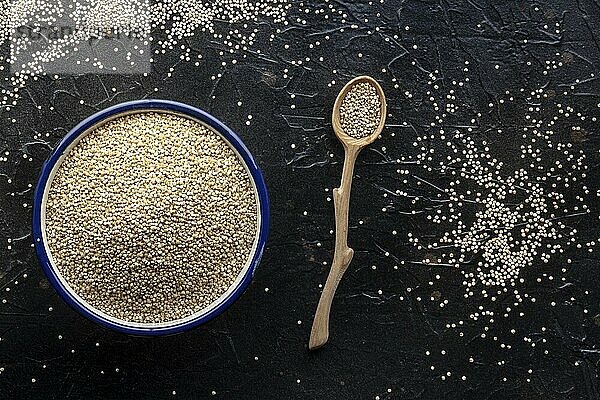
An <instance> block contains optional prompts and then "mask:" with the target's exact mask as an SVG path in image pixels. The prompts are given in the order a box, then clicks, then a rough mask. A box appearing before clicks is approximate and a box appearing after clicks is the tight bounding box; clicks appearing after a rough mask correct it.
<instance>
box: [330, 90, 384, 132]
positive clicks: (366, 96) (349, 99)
mask: <svg viewBox="0 0 600 400" xmlns="http://www.w3.org/2000/svg"><path fill="white" fill-rule="evenodd" d="M379 122H381V99H380V98H379V93H378V92H377V89H376V88H375V86H373V85H371V84H370V83H368V82H360V83H357V84H355V85H353V86H352V88H351V89H350V90H349V91H348V93H346V95H345V96H344V100H343V101H342V104H341V106H340V124H341V126H342V130H343V131H344V133H346V135H348V136H352V137H353V138H356V139H361V138H364V137H367V136H369V135H371V134H372V133H373V132H375V129H377V126H379Z"/></svg>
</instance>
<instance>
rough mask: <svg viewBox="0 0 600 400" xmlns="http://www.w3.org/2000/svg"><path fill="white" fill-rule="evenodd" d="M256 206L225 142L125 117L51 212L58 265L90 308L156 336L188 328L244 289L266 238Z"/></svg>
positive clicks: (85, 147)
mask: <svg viewBox="0 0 600 400" xmlns="http://www.w3.org/2000/svg"><path fill="white" fill-rule="evenodd" d="M257 224H258V222H257V200H256V197H255V192H254V188H253V185H252V182H251V180H250V176H249V175H248V172H247V171H246V169H245V167H244V166H243V165H242V163H241V162H240V160H239V158H238V156H237V155H236V154H235V152H234V151H233V150H232V149H231V148H230V147H229V145H228V144H227V143H226V142H225V141H224V140H223V139H222V138H221V137H220V136H219V135H218V134H217V133H216V132H214V131H212V130H211V129H209V128H207V127H205V126H204V125H203V124H201V123H199V122H197V121H194V120H191V119H188V118H186V117H183V116H178V115H174V114H168V113H162V112H143V113H137V114H130V115H123V116H119V117H117V118H116V119H114V120H112V121H109V122H106V123H105V124H103V125H101V126H99V127H97V128H96V129H95V130H93V131H92V132H90V133H89V134H88V135H86V136H85V137H83V138H82V139H81V141H80V142H79V143H77V144H76V145H75V147H73V148H72V149H71V151H70V152H69V153H68V154H67V155H66V157H65V159H64V160H63V162H62V164H61V165H60V166H59V167H58V170H57V171H56V175H55V177H54V179H53V181H52V183H51V186H50V189H49V192H48V197H47V203H46V217H45V227H46V239H47V245H48V249H49V251H50V254H51V257H52V260H53V262H54V264H55V266H56V267H57V269H58V271H59V272H60V274H61V275H62V277H63V278H64V279H65V280H66V282H67V283H68V285H69V286H70V287H71V288H72V289H73V291H74V292H75V293H77V294H78V295H79V296H80V297H81V298H82V299H83V300H84V301H86V302H87V303H89V304H90V305H91V306H93V307H94V308H96V309H98V310H100V311H102V312H104V313H106V314H108V315H109V316H111V317H114V318H117V319H119V320H123V321H127V322H136V323H146V324H156V323H164V322H169V321H174V320H179V319H182V318H185V317H189V316H191V315H192V314H194V313H196V312H198V311H200V310H201V309H203V308H205V307H207V306H209V305H210V304H211V303H212V302H214V301H215V300H217V299H218V298H219V297H220V296H221V295H222V294H224V293H225V292H226V291H227V289H228V288H230V287H231V286H232V284H233V283H234V282H235V281H236V279H237V278H238V276H240V272H241V271H242V269H243V268H244V267H245V266H246V264H247V263H248V260H249V257H250V255H251V252H252V248H253V244H254V241H255V238H256V236H257V231H258V230H257Z"/></svg>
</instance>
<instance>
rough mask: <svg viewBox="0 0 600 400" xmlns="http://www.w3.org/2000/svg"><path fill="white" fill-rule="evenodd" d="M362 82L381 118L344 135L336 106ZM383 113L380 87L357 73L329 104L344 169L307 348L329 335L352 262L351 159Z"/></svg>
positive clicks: (381, 123)
mask: <svg viewBox="0 0 600 400" xmlns="http://www.w3.org/2000/svg"><path fill="white" fill-rule="evenodd" d="M362 82H365V83H369V84H370V85H372V86H374V87H375V88H376V89H377V94H378V95H379V100H380V102H381V106H380V115H381V120H380V121H379V125H378V126H377V128H376V129H375V130H374V131H373V133H372V134H371V135H369V136H366V137H364V138H360V139H356V138H353V137H351V136H348V135H347V134H346V133H345V132H344V130H343V129H342V125H341V121H340V107H341V105H342V102H343V101H344V97H346V93H348V91H349V90H350V89H352V87H353V86H354V85H356V84H357V83H362ZM386 112H387V106H386V102H385V95H384V94H383V90H382V89H381V86H379V84H378V83H377V82H376V81H375V80H374V79H373V78H371V77H369V76H359V77H357V78H354V79H352V80H351V81H350V82H348V83H347V84H346V86H344V88H343V89H342V90H341V91H340V93H339V94H338V96H337V99H336V100H335V104H334V105H333V114H332V117H331V119H332V123H333V131H334V132H335V134H336V136H337V137H338V139H339V140H340V142H342V144H343V145H344V153H345V157H344V169H343V171H342V181H341V183H340V187H339V188H336V189H333V202H334V206H335V251H334V254H333V262H332V264H331V270H330V271H329V276H328V277H327V282H325V287H324V288H323V292H322V293H321V299H320V300H319V305H318V306H317V312H316V313H315V319H314V321H313V325H312V330H311V332H310V341H309V343H308V347H309V349H311V350H313V349H317V348H319V347H321V346H323V345H324V344H325V343H326V342H327V339H328V338H329V312H330V310H331V302H332V300H333V295H334V294H335V290H336V289H337V286H338V284H339V283H340V280H341V279H342V275H344V272H346V269H347V268H348V265H350V261H352V256H353V255H354V250H352V249H351V248H350V247H348V209H349V206H350V189H351V187H352V173H353V171H354V162H355V161H356V157H357V156H358V153H359V152H360V151H361V150H362V149H363V148H364V147H365V146H367V145H368V144H371V143H372V142H373V141H374V140H375V139H377V137H378V136H379V135H380V134H381V131H382V130H383V126H384V124H385V117H386Z"/></svg>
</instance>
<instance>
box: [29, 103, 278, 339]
mask: <svg viewBox="0 0 600 400" xmlns="http://www.w3.org/2000/svg"><path fill="white" fill-rule="evenodd" d="M145 111H155V112H166V113H175V114H179V115H183V116H185V117H187V118H191V119H193V120H196V121H199V122H201V123H203V124H205V125H207V126H208V127H210V128H212V129H213V130H214V131H216V132H217V133H219V134H220V135H221V137H223V139H225V141H226V142H227V143H229V145H230V146H231V148H232V149H233V150H234V151H235V152H236V153H237V155H238V157H239V159H240V160H241V161H242V163H243V164H244V165H245V167H246V169H247V171H248V173H249V174H250V176H251V177H252V182H253V185H254V190H255V195H256V199H257V204H258V212H257V218H258V220H257V221H258V229H257V233H256V238H255V241H254V247H253V249H252V252H251V254H250V257H249V260H248V263H247V264H246V266H245V267H244V269H243V270H242V271H241V272H240V275H239V276H238V278H237V280H236V281H235V283H234V284H233V285H232V286H231V287H230V288H229V290H228V291H226V292H225V293H224V294H223V295H222V296H221V297H220V298H219V299H217V300H216V301H215V302H214V303H212V304H211V305H209V306H208V307H206V308H205V309H203V310H200V311H199V312H197V313H196V314H193V315H191V316H189V317H186V318H183V319H180V320H175V321H171V322H166V323H160V324H142V323H134V322H128V321H123V320H120V319H116V318H114V317H112V316H109V315H107V314H105V313H103V312H102V311H100V310H97V309H95V308H94V307H92V306H91V305H90V304H88V303H87V302H85V301H84V300H83V299H82V298H81V297H79V295H77V294H76V293H75V292H74V291H73V289H71V287H70V286H69V285H68V284H67V282H66V281H65V279H64V278H63V277H62V276H61V274H60V272H59V271H58V269H57V268H56V266H54V265H53V263H52V258H51V255H50V252H49V249H48V247H47V245H46V236H45V207H46V196H47V193H48V189H49V188H50V184H51V183H52V179H53V177H54V174H55V172H56V170H57V169H58V167H59V166H60V164H61V162H62V160H63V159H64V156H65V155H66V154H67V153H68V152H69V151H70V150H71V148H73V147H74V146H75V145H76V144H77V143H78V141H79V140H80V139H81V138H82V137H83V136H85V135H86V134H88V133H89V132H91V131H93V130H94V129H95V128H96V127H97V126H98V125H100V124H102V123H105V122H107V121H109V120H111V119H114V118H116V117H118V116H120V115H123V114H130V113H136V112H145ZM268 230H269V197H268V195H267V188H266V186H265V181H264V179H263V176H262V173H261V171H260V169H259V168H258V166H257V165H256V162H255V161H254V159H253V157H252V155H251V154H250V152H249V151H248V149H247V148H246V146H245V145H244V143H243V142H242V141H241V139H240V138H239V137H238V136H237V135H236V134H235V133H234V132H233V131H232V130H231V129H229V128H228V127H226V126H225V125H224V124H223V123H222V122H220V121H219V120H217V119H216V118H215V117H213V116H212V115H210V114H208V113H206V112H204V111H202V110H199V109H197V108H195V107H191V106H189V105H186V104H182V103H177V102H174V101H167V100H139V101H131V102H127V103H122V104H118V105H116V106H113V107H110V108H107V109H105V110H102V111H100V112H98V113H96V114H94V115H92V116H91V117H89V118H87V119H86V120H84V121H83V122H81V123H80V124H79V125H77V126H76V127H75V128H73V129H72V130H71V131H70V132H69V133H68V134H67V136H65V138H64V139H63V140H62V141H61V142H60V143H59V145H58V147H56V149H54V151H53V152H52V154H51V155H50V157H49V158H48V160H46V162H45V163H44V165H43V166H42V173H41V175H40V179H39V181H38V184H37V187H36V189H35V199H34V205H33V237H34V243H35V247H36V251H37V255H38V259H39V260H40V263H41V265H42V268H43V269H44V272H45V273H46V275H47V277H48V279H49V280H50V283H51V284H52V285H53V286H54V288H55V289H56V291H57V292H58V294H59V295H60V296H61V297H62V298H63V299H64V300H65V301H66V302H67V303H68V304H69V305H71V306H72V307H73V308H75V309H76V310H77V311H79V312H80V313H81V314H83V315H84V316H86V317H87V318H89V319H91V320H93V321H96V322H98V323H100V324H102V325H104V326H107V327H109V328H112V329H114V330H117V331H121V332H125V333H130V334H137V335H166V334H170V333H177V332H182V331H185V330H187V329H190V328H192V327H194V326H197V325H200V324H202V323H204V322H207V321H209V320H211V319H212V318H214V317H216V316H217V315H219V314H220V313H222V312H223V311H224V310H225V309H226V308H227V307H229V306H230V305H231V303H233V302H234V301H235V300H236V299H237V298H238V297H239V296H240V295H241V294H242V292H243V291H244V290H245V289H246V287H247V286H248V284H249V283H250V280H251V279H252V276H253V275H254V271H255V270H256V267H257V265H258V263H259V261H260V258H261V256H262V253H263V250H264V248H265V243H266V240H267V235H268Z"/></svg>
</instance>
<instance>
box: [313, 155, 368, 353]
mask: <svg viewBox="0 0 600 400" xmlns="http://www.w3.org/2000/svg"><path fill="white" fill-rule="evenodd" d="M344 150H345V157H344V170H343V171H342V181H341V183H340V187H339V188H336V189H333V203H334V205H335V250H334V253H333V262H332V263H331V269H330V270H329V276H328V277H327V281H326V282H325V287H324V288H323V292H322V293H321V298H320V299H319V305H318V306H317V311H316V313H315V319H314V321H313V325H312V330H311V332H310V340H309V343H308V347H309V349H311V350H313V349H317V348H319V347H321V346H323V345H324V344H325V343H327V339H328V338H329V312H330V310H331V302H332V301H333V295H334V294H335V290H336V289H337V287H338V284H339V283H340V280H341V279H342V275H344V272H346V269H347V268H348V265H350V261H352V256H353V255H354V250H352V249H351V248H350V247H348V210H349V207H350V189H351V188H352V174H353V171H354V162H355V161H356V156H357V155H358V152H359V151H360V147H355V146H344Z"/></svg>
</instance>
